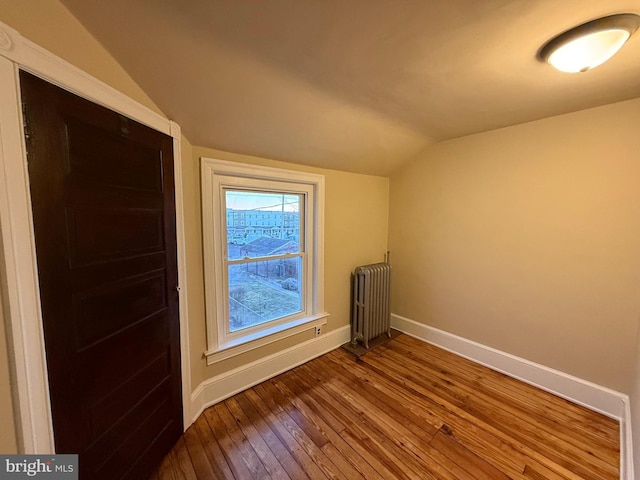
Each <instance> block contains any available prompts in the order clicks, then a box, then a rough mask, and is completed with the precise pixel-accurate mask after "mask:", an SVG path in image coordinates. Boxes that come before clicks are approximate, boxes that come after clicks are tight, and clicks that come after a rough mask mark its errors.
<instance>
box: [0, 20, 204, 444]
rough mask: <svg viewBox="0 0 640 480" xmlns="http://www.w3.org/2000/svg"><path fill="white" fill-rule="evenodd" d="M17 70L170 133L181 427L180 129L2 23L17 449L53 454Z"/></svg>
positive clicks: (4, 220)
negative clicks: (174, 221)
mask: <svg viewBox="0 0 640 480" xmlns="http://www.w3.org/2000/svg"><path fill="white" fill-rule="evenodd" d="M19 70H25V71H28V72H30V73H33V74H34V75H37V76H39V77H41V78H43V79H44V80H47V81H49V82H51V83H53V84H55V85H57V86H59V87H61V88H64V89H65V90H68V91H70V92H72V93H75V94H76V95H79V96H81V97H84V98H86V99H87V100H90V101H92V102H94V103H97V104H99V105H102V106H104V107H106V108H109V109H111V110H114V111H116V112H118V113H121V114H123V115H126V116H127V117H129V118H132V119H134V120H136V121H138V122H140V123H143V124H145V125H147V126H149V127H151V128H153V129H155V130H158V131H160V132H162V133H165V134H167V135H170V136H171V137H172V138H173V149H174V171H175V192H176V230H177V231H176V233H177V246H178V284H179V286H180V344H181V345H180V348H181V361H182V372H181V373H182V398H183V419H184V428H185V430H186V428H187V427H188V426H189V425H190V424H191V417H192V416H191V412H190V410H191V368H190V356H189V329H188V318H189V317H188V315H187V301H186V299H187V296H186V295H187V291H186V263H185V241H184V206H183V194H182V162H181V150H180V149H181V143H180V140H181V133H180V127H179V125H177V124H176V123H174V122H172V121H170V120H168V119H166V118H164V117H162V116H161V115H159V114H157V113H156V112H154V111H152V110H150V109H149V108H147V107H145V106H143V105H141V104H139V103H138V102H136V101H134V100H132V99H130V98H129V97H127V96H126V95H123V94H122V93H120V92H118V91H117V90H115V89H114V88H112V87H110V86H109V85H107V84H105V83H103V82H101V81H100V80H97V79H96V78H94V77H92V76H91V75H89V74H87V73H85V72H83V71H82V70H80V69H78V68H76V67H75V66H73V65H71V64H70V63H68V62H66V61H65V60H62V59H61V58H59V57H57V56H55V55H53V54H52V53H50V52H48V51H47V50H45V49H43V48H41V47H39V46H38V45H36V44H34V43H33V42H31V41H30V40H28V39H26V38H24V37H22V36H21V35H20V34H19V33H18V32H16V31H15V30H14V29H12V28H11V27H9V26H7V25H5V24H3V23H2V22H0V234H1V241H0V245H1V246H2V250H3V251H2V257H0V260H2V259H3V260H4V262H1V261H0V265H4V269H3V270H0V281H1V283H2V286H3V290H2V298H3V305H2V306H3V308H4V313H5V316H6V318H7V321H6V324H7V327H8V328H7V339H8V343H9V355H10V357H11V360H12V362H11V363H12V370H13V371H12V380H13V386H12V387H13V389H14V405H15V410H16V411H15V414H16V430H17V434H18V444H19V446H18V448H19V451H20V453H25V454H35V453H38V454H48V453H55V446H54V439H53V425H52V421H51V409H50V403H49V387H48V380H47V365H46V356H45V348H44V335H43V329H42V312H41V309H40V292H39V287H38V270H37V265H36V252H35V243H34V233H33V221H32V218H31V199H30V195H29V178H28V172H27V162H26V149H25V145H24V136H23V124H22V111H21V99H20V84H19V78H18V72H19Z"/></svg>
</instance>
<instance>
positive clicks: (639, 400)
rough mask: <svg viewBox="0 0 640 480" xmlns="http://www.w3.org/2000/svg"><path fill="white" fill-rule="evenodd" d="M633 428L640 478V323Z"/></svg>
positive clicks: (636, 461)
mask: <svg viewBox="0 0 640 480" xmlns="http://www.w3.org/2000/svg"><path fill="white" fill-rule="evenodd" d="M629 395H630V397H631V428H632V430H633V433H632V438H633V444H634V445H635V447H636V448H635V450H634V452H633V463H634V473H635V474H636V476H640V321H639V322H638V334H637V336H636V358H635V361H634V370H633V381H632V386H631V393H630V394H629Z"/></svg>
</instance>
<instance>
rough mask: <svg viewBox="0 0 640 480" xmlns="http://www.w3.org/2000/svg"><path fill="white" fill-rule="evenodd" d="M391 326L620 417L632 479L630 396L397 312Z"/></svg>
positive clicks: (625, 475)
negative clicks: (402, 315) (419, 321)
mask: <svg viewBox="0 0 640 480" xmlns="http://www.w3.org/2000/svg"><path fill="white" fill-rule="evenodd" d="M391 326H392V327H393V328H395V329H396V330H400V331H401V332H404V333H406V334H407V335H410V336H412V337H415V338H417V339H419V340H422V341H425V342H427V343H430V344H432V345H435V346H437V347H440V348H443V349H445V350H448V351H450V352H452V353H455V354H456V355H460V356H461V357H464V358H466V359H469V360H471V361H473V362H475V363H478V364H480V365H484V366H486V367H489V368H491V369H492V370H496V371H498V372H501V373H504V374H505V375H508V376H510V377H513V378H516V379H518V380H521V381H523V382H525V383H528V384H530V385H533V386H535V387H538V388H540V389H542V390H545V391H547V392H550V393H553V394H554V395H557V396H559V397H562V398H565V399H567V400H569V401H571V402H573V403H577V404H579V405H582V406H584V407H587V408H589V409H591V410H594V411H596V412H599V413H602V414H603V415H606V416H608V417H611V418H615V419H616V420H619V421H620V472H621V475H620V478H621V479H623V480H633V478H634V476H633V448H632V445H631V417H630V404H629V396H628V395H625V394H624V393H620V392H617V391H615V390H611V389H609V388H606V387H602V386H600V385H597V384H595V383H591V382H589V381H587V380H583V379H581V378H578V377H574V376H572V375H569V374H567V373H564V372H561V371H558V370H554V369H552V368H549V367H545V366H544V365H540V364H538V363H535V362H531V361H529V360H525V359H524V358H520V357H517V356H515V355H511V354H509V353H505V352H502V351H500V350H496V349H495V348H491V347H488V346H486V345H482V344H481V343H477V342H474V341H472V340H468V339H466V338H463V337H459V336H457V335H453V334H451V333H448V332H445V331H443V330H439V329H437V328H434V327H430V326H428V325H424V324H422V323H418V322H416V321H414V320H410V319H408V318H405V317H401V316H400V315H395V314H392V315H391Z"/></svg>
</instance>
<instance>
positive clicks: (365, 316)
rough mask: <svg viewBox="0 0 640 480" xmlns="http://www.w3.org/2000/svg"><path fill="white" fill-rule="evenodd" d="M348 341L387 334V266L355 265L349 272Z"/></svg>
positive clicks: (388, 311)
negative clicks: (349, 320) (352, 270)
mask: <svg viewBox="0 0 640 480" xmlns="http://www.w3.org/2000/svg"><path fill="white" fill-rule="evenodd" d="M351 280H352V289H351V344H352V345H354V346H355V345H356V344H357V342H362V343H363V344H364V346H365V348H369V341H370V340H373V339H374V338H376V337H377V336H379V335H382V334H383V333H386V334H387V336H389V337H390V336H391V304H390V301H389V300H390V294H391V265H389V264H388V263H373V264H371V265H363V266H360V267H356V269H355V270H354V272H353V274H352V275H351Z"/></svg>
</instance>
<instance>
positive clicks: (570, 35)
mask: <svg viewBox="0 0 640 480" xmlns="http://www.w3.org/2000/svg"><path fill="white" fill-rule="evenodd" d="M639 26H640V16H638V15H636V14H633V13H620V14H617V15H610V16H608V17H602V18H597V19H595V20H592V21H590V22H587V23H583V24H582V25H578V26H577V27H574V28H572V29H570V30H567V31H566V32H564V33H561V34H560V35H558V36H557V37H554V38H552V39H551V40H549V41H548V42H547V43H546V44H545V45H544V46H543V47H542V48H541V49H540V51H539V52H538V58H539V59H540V60H542V61H544V62H547V63H549V64H550V65H551V66H552V67H554V68H556V69H557V70H560V71H561V72H569V73H578V72H586V71H587V70H591V69H592V68H595V67H597V66H598V65H601V64H603V63H604V62H606V61H607V60H609V59H610V58H611V57H613V56H614V55H615V54H616V52H617V51H618V50H620V49H621V48H622V46H623V45H624V44H625V42H626V41H627V40H629V37H631V35H633V33H634V32H635V31H636V30H637V29H638V27H639Z"/></svg>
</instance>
